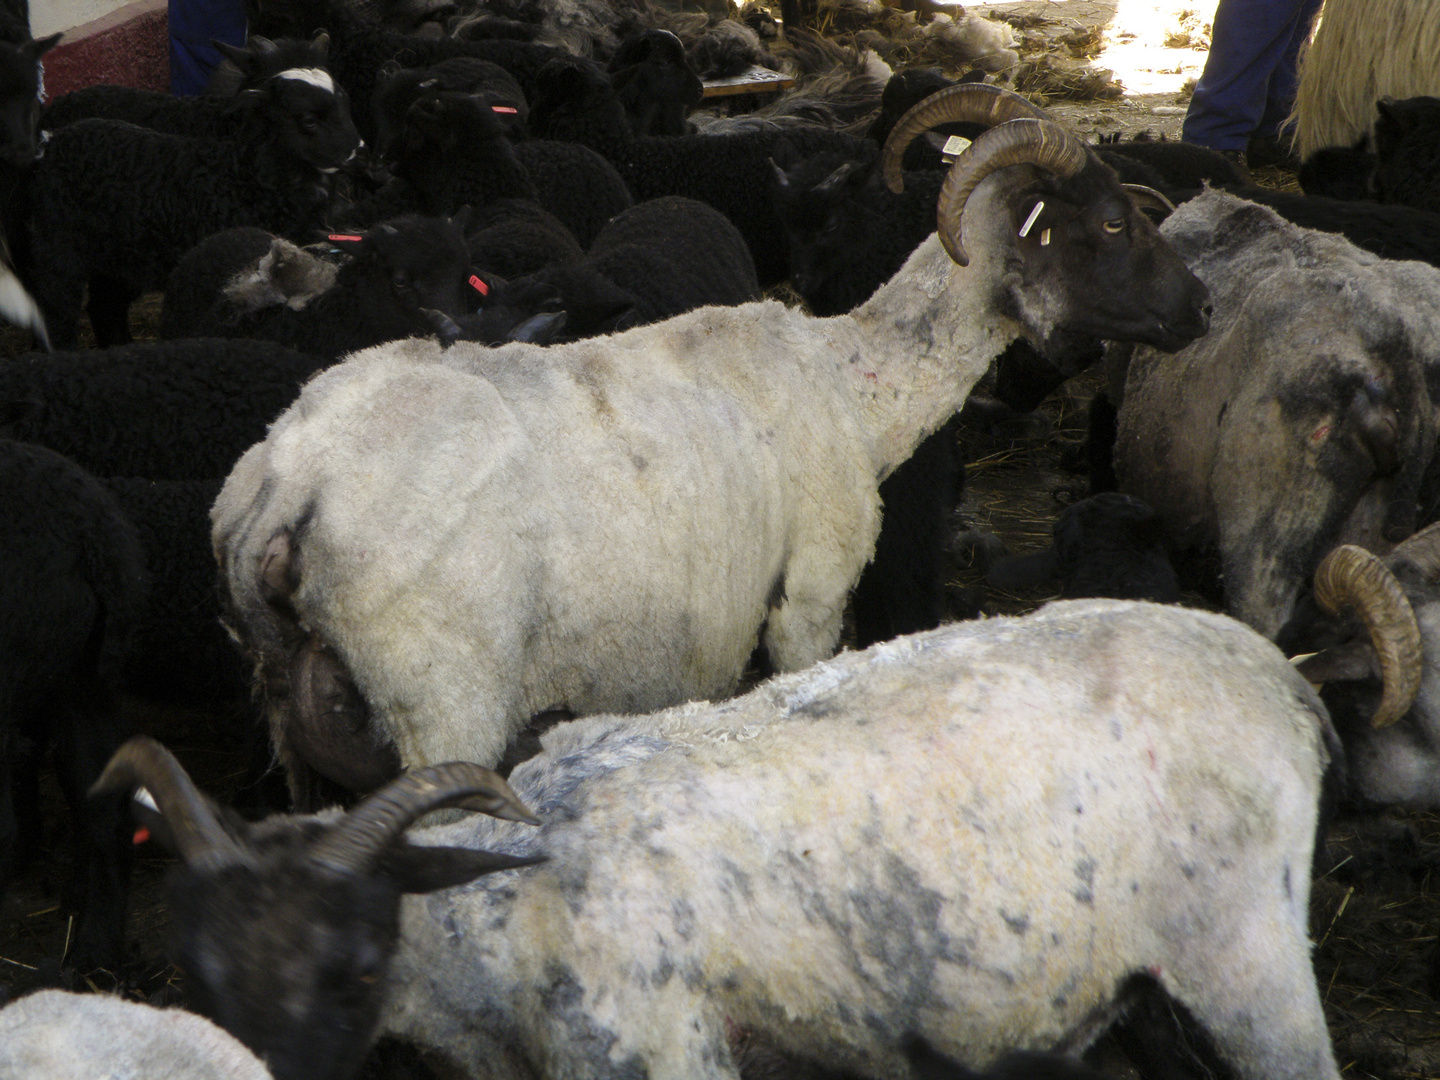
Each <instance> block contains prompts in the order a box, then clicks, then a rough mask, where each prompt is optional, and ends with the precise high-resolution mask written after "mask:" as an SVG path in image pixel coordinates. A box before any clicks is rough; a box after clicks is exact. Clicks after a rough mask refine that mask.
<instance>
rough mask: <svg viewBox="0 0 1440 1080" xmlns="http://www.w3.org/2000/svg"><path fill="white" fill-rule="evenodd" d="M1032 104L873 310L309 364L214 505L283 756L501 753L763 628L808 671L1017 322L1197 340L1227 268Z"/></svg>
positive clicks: (663, 687)
mask: <svg viewBox="0 0 1440 1080" xmlns="http://www.w3.org/2000/svg"><path fill="white" fill-rule="evenodd" d="M977 93H978V94H979V97H980V99H981V104H982V105H983V106H984V108H985V109H990V108H991V107H992V106H993V105H994V103H995V100H996V99H995V93H996V92H995V90H994V88H993V87H985V86H983V85H982V86H979V87H978V90H977V88H976V87H975V86H974V85H973V84H972V85H971V86H970V88H969V89H966V87H953V88H951V90H950V91H946V92H944V93H942V94H937V95H935V96H934V97H932V98H930V99H927V100H926V102H924V103H922V104H921V105H920V106H918V107H917V110H912V112H915V111H920V110H925V109H929V110H931V111H930V113H929V114H927V116H928V118H929V122H930V123H938V122H943V121H944V120H946V119H953V118H954V117H955V115H956V113H955V112H954V111H953V110H955V104H954V102H955V101H956V100H961V101H964V100H967V99H968V98H969V97H971V96H973V95H975V94H977ZM947 95H949V97H948V98H947ZM1012 97H1013V95H1012ZM936 99H941V100H940V101H939V102H937V101H936ZM1017 100H1018V99H1017ZM936 104H938V105H940V106H941V108H940V109H936V107H935V106H936ZM1001 104H1002V105H1004V104H1005V103H1004V102H1002V103H1001ZM1022 105H1023V109H1022V114H1023V116H1025V117H1026V119H1017V120H1014V121H1011V122H1009V123H1006V124H1003V125H1002V126H1000V127H998V128H996V129H994V130H993V131H992V132H988V133H987V134H986V136H985V137H984V138H982V139H981V140H977V142H976V143H975V145H974V147H972V148H971V151H970V153H972V154H974V155H975V157H974V158H972V159H969V160H967V161H962V162H961V163H960V164H957V166H956V171H955V173H953V174H952V176H951V179H952V180H956V179H957V177H958V178H959V179H958V181H957V185H956V186H957V188H958V189H961V190H960V194H959V196H958V199H957V198H955V197H954V196H953V193H952V195H950V196H947V195H946V194H942V198H941V207H942V209H941V218H942V236H941V238H940V239H936V238H934V237H932V238H931V239H930V240H929V241H927V242H925V243H923V244H921V245H920V247H919V248H918V249H917V250H916V251H915V253H914V254H913V255H912V256H911V258H910V259H909V260H908V261H907V262H906V263H905V265H904V267H903V268H902V269H901V270H900V272H899V273H898V274H897V275H896V276H895V278H894V279H892V280H891V281H890V282H889V283H887V284H886V285H884V286H882V287H881V288H880V290H879V291H877V292H876V293H875V295H874V296H873V297H872V298H871V299H870V300H869V301H868V302H867V303H866V304H864V305H862V306H861V307H860V308H858V309H856V310H855V311H854V312H853V313H851V314H848V315H842V316H838V317H835V318H830V319H816V318H812V317H810V316H808V315H806V314H804V313H803V312H801V311H798V310H795V309H792V308H787V307H785V306H784V305H782V304H779V303H775V302H773V301H772V302H760V303H753V304H745V305H742V306H739V307H732V308H702V309H699V310H697V311H693V312H690V313H688V314H686V315H682V316H679V317H677V318H673V319H670V320H668V321H666V322H662V323H658V324H653V325H650V326H645V327H641V328H638V329H635V330H632V331H629V332H627V333H624V334H617V335H614V336H611V337H607V338H603V339H597V340H586V341H580V342H576V343H574V344H570V345H565V346H557V347H551V348H548V349H547V348H542V347H539V346H534V345H526V344H511V345H507V346H502V347H499V348H495V349H485V348H481V347H478V346H473V345H465V344H461V345H456V346H454V347H452V348H450V349H449V350H448V351H447V350H444V349H442V348H441V347H440V346H439V345H438V344H437V343H435V342H433V341H425V340H411V341H404V342H393V343H390V344H388V345H384V346H380V347H377V348H374V349H368V350H365V351H362V352H359V353H356V354H354V355H353V356H352V357H351V358H350V359H349V360H348V361H347V362H346V363H344V364H342V365H340V366H338V367H335V368H332V369H330V370H329V371H328V372H326V373H325V374H324V375H322V376H321V377H319V378H317V379H315V380H314V381H312V382H311V383H310V384H309V386H308V387H307V388H306V390H305V391H304V393H303V394H302V396H301V398H300V400H299V401H298V402H297V403H296V404H295V405H294V406H293V407H292V408H291V409H290V410H289V411H288V412H286V413H285V414H284V415H282V416H281V417H280V418H279V420H277V421H276V423H275V424H274V425H273V426H272V428H271V431H270V434H269V437H268V438H267V439H266V440H265V442H263V443H261V444H259V445H257V446H255V447H253V448H252V449H251V450H250V451H249V452H248V453H247V454H246V455H245V456H244V457H243V458H242V459H241V460H240V462H239V463H238V464H237V466H236V467H235V469H234V471H233V472H232V474H231V476H230V478H229V480H228V481H227V483H226V485H225V487H224V489H223V491H222V492H221V495H220V498H219V499H218V500H217V502H216V504H215V507H214V511H213V514H212V517H213V522H214V541H215V548H216V553H217V557H218V558H219V560H220V563H221V567H222V574H223V575H224V577H225V579H226V581H227V584H228V589H229V594H230V608H231V613H232V616H233V620H232V621H233V623H234V628H235V630H236V631H237V633H238V634H239V635H240V636H241V638H242V640H243V641H244V642H245V644H246V645H247V647H248V648H249V649H250V650H251V651H252V653H254V654H255V655H256V656H257V658H258V659H259V660H260V661H261V665H262V670H263V671H264V674H265V681H266V685H267V687H268V689H269V690H270V706H271V723H272V731H273V732H274V733H275V735H276V737H277V743H278V745H279V746H280V749H281V753H282V756H283V757H285V758H286V760H287V764H290V765H291V766H292V769H293V767H294V759H295V757H297V756H301V757H308V759H309V760H310V762H311V764H313V765H315V766H316V767H317V768H319V769H320V770H321V771H322V772H327V771H328V775H331V777H332V778H333V779H337V780H340V781H341V782H342V783H348V784H349V785H350V786H352V787H361V788H366V787H370V786H373V783H374V782H375V778H376V774H377V773H378V772H383V769H382V768H376V769H367V768H359V767H355V768H352V767H351V766H353V765H354V764H355V763H354V762H353V761H346V762H340V763H338V764H337V763H336V761H335V760H333V759H328V760H327V758H326V755H327V753H330V752H331V751H330V750H327V749H326V747H333V746H334V745H335V744H336V743H337V742H346V741H347V740H348V741H349V742H350V743H352V744H353V743H356V742H361V743H363V742H365V741H366V740H367V739H368V740H371V741H372V742H373V744H377V745H379V746H381V747H385V748H388V747H390V746H393V748H394V750H395V751H398V756H399V761H400V762H401V763H402V764H404V765H407V766H409V765H415V764H425V763H433V762H438V761H448V760H468V761H477V762H481V763H485V764H494V763H495V762H496V761H498V760H499V759H500V757H501V754H502V752H503V751H504V750H505V748H506V746H507V744H509V743H510V741H511V740H512V739H513V738H514V736H515V735H516V733H517V732H518V731H519V730H520V729H521V728H522V727H523V726H524V725H525V724H526V722H527V721H528V720H529V718H530V717H532V716H534V715H536V714H538V713H542V712H545V711H547V710H553V709H563V710H567V711H569V712H572V713H575V714H589V713H594V712H604V711H617V712H644V711H648V710H650V709H655V708H659V707H662V706H665V705H670V704H674V703H676V702H681V701H686V700H690V699H695V698H706V697H717V696H723V695H725V694H728V693H730V692H732V691H733V690H734V688H735V686H736V683H737V681H738V679H739V677H740V675H741V673H742V671H743V670H744V667H745V663H746V660H747V658H748V657H749V656H750V654H751V651H752V650H753V648H754V646H755V644H756V638H757V634H758V633H759V631H760V630H761V627H762V625H763V627H764V644H765V646H766V648H767V650H768V652H769V655H770V659H771V662H772V663H773V664H774V666H775V667H776V668H777V669H779V670H781V671H794V670H798V669H800V668H803V667H806V666H807V665H809V664H812V663H814V662H815V661H817V660H819V659H822V658H823V657H825V656H828V655H830V654H831V653H832V652H833V651H834V649H835V647H836V643H837V641H838V638H839V633H840V624H841V616H842V612H843V610H844V607H845V602H846V597H847V594H848V592H849V589H850V587H851V585H852V584H853V583H854V582H855V580H856V578H857V577H858V575H859V573H860V570H861V568H862V567H863V566H864V564H865V562H866V560H868V559H869V558H870V555H871V552H872V550H873V546H874V542H875V536H876V533H877V530H878V528H879V523H880V505H879V499H878V496H877V492H876V489H877V486H878V484H879V482H880V481H881V480H883V479H884V478H885V477H886V476H887V475H888V474H889V473H890V472H891V471H892V470H893V469H894V468H895V467H896V466H897V465H898V464H899V463H901V462H902V461H904V460H905V459H906V458H907V457H908V456H909V455H910V453H911V451H912V450H913V449H914V448H915V446H916V445H917V444H918V443H919V442H920V441H921V440H922V439H923V438H924V437H925V436H927V435H929V434H930V433H931V432H933V431H935V430H936V428H938V427H939V426H940V425H941V424H943V423H944V422H945V421H946V420H947V419H948V418H949V417H950V416H951V415H952V414H953V413H954V412H956V410H957V409H958V408H959V407H960V405H961V404H962V403H963V402H964V400H965V397H966V395H967V393H968V392H969V389H970V387H971V386H972V385H973V384H974V382H975V380H977V379H978V378H979V377H980V376H981V375H982V374H983V373H984V372H985V369H986V367H987V366H988V365H989V364H990V361H991V360H992V359H993V358H994V357H995V356H997V355H998V354H999V353H1000V352H1002V351H1003V350H1004V349H1005V347H1006V346H1007V345H1008V344H1009V343H1010V342H1011V341H1013V340H1015V339H1016V338H1017V337H1020V336H1022V335H1025V336H1027V337H1030V338H1031V339H1032V340H1035V341H1039V342H1044V341H1047V340H1050V339H1051V338H1052V336H1056V335H1059V336H1064V335H1065V334H1067V333H1082V334H1097V335H1102V336H1107V337H1124V338H1128V339H1141V340H1146V341H1149V342H1151V343H1153V344H1156V345H1158V346H1162V347H1170V348H1176V347H1179V345H1180V344H1183V343H1184V342H1185V341H1187V340H1189V339H1190V338H1192V337H1194V336H1196V335H1198V334H1200V333H1203V331H1204V328H1205V320H1206V317H1207V315H1206V302H1207V301H1206V293H1205V290H1204V288H1203V287H1202V286H1200V284H1199V282H1198V281H1197V280H1196V279H1195V278H1193V277H1192V276H1191V275H1190V274H1189V272H1188V271H1186V270H1185V269H1184V267H1183V266H1182V264H1181V263H1180V262H1179V260H1178V259H1177V258H1176V257H1175V256H1174V254H1173V253H1172V252H1170V251H1169V249H1168V248H1166V247H1165V246H1164V245H1163V243H1162V242H1160V241H1159V240H1158V237H1157V234H1156V232H1155V230H1154V228H1153V226H1151V225H1150V223H1149V222H1148V220H1147V219H1146V218H1145V217H1144V215H1143V214H1142V213H1140V211H1139V210H1137V209H1136V208H1135V206H1134V205H1133V204H1132V203H1131V201H1130V198H1129V196H1128V195H1127V193H1126V192H1125V191H1124V190H1122V189H1121V187H1120V186H1119V184H1118V183H1117V181H1116V180H1115V178H1114V175H1113V173H1111V172H1110V171H1109V170H1108V168H1106V167H1105V166H1104V165H1103V164H1101V163H1100V162H1099V161H1098V159H1096V158H1094V155H1093V154H1091V153H1090V151H1088V150H1087V149H1086V148H1085V147H1084V146H1083V145H1082V144H1080V143H1079V142H1078V140H1076V139H1075V138H1074V137H1073V136H1070V135H1069V134H1068V133H1066V132H1064V131H1063V130H1062V129H1060V128H1058V127H1056V126H1055V125H1054V124H1050V123H1049V122H1048V121H1043V120H1038V119H1030V118H1029V117H1031V116H1032V113H1033V107H1031V106H1030V105H1029V104H1028V103H1023V102H1022ZM946 106H948V108H949V109H951V110H952V111H951V112H949V113H946V112H945V111H944V108H945V107H946ZM963 115H970V116H972V117H973V116H975V115H977V114H976V113H974V112H973V111H972V112H971V113H969V114H963ZM984 115H986V116H987V117H988V116H989V115H990V114H989V113H988V112H987V113H985V114H984ZM927 116H922V118H921V123H920V126H921V127H922V128H923V126H924V120H925V119H926V118H927ZM906 123H907V122H906V120H902V121H901V123H900V124H898V125H897V128H896V133H895V135H892V143H894V144H895V145H898V147H899V150H898V152H899V153H903V151H904V144H905V142H908V140H909V137H911V136H913V134H914V132H915V130H916V127H915V125H914V124H913V123H912V124H910V126H909V128H908V129H907V128H906ZM1017 125H1018V126H1019V128H1020V130H1018V131H1017V130H1016V128H1017ZM905 131H908V134H905V133H904V132H905ZM986 139H990V140H991V142H989V143H988V144H987V143H986V141H985V140H986ZM987 146H988V149H987V148H986V147H987ZM1007 155H1008V156H1007ZM1067 155H1068V156H1067ZM1017 162H1019V164H1017ZM1005 166H1011V167H1005ZM977 183H978V186H975V185H976V184H977ZM967 184H968V185H970V187H973V193H971V192H970V187H966V185H967ZM948 191H949V188H948V187H947V192H948ZM967 195H968V208H966V209H965V213H964V228H965V244H966V245H967V246H968V248H969V251H970V258H969V265H968V266H959V265H956V263H955V262H953V261H952V259H951V256H950V255H948V254H947V251H954V252H956V253H957V257H959V258H961V259H964V258H965V253H964V251H963V250H962V249H961V247H960V243H959V232H960V227H959V216H958V215H959V208H963V207H965V206H966V197H967ZM947 197H949V198H950V202H948V203H947V201H946V200H947ZM1022 225H1023V228H1022ZM1020 232H1023V233H1024V235H1023V236H1019V235H1017V233H1020ZM1052 233H1053V243H1052ZM317 671H319V672H320V676H319V677H318V678H317V677H316V676H315V672H317ZM351 680H353V685H354V687H355V688H356V689H358V698H359V701H358V702H357V701H355V700H352V698H351V697H350V696H349V691H348V690H346V689H343V688H344V687H345V686H348V684H349V682H350V681H351ZM317 686H318V687H319V689H316V687H317ZM336 702H342V704H341V706H340V708H339V711H338V712H336V711H335V708H336V705H335V703H336ZM347 702H348V703H347ZM337 728H338V729H340V730H338V731H336V730H335V729H337ZM356 732H359V733H360V738H359V739H357V738H356V735H355V733H356ZM392 752H393V751H392ZM337 756H344V755H343V754H341V755H337ZM292 775H293V773H292ZM382 778H383V777H382Z"/></svg>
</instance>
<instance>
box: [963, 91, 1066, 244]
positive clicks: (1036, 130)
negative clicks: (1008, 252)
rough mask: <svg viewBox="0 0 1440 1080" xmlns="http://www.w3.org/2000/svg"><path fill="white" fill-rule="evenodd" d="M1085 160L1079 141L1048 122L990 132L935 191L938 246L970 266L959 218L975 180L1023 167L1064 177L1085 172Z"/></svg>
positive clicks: (1009, 125) (1027, 122)
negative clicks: (961, 238) (938, 201)
mask: <svg viewBox="0 0 1440 1080" xmlns="http://www.w3.org/2000/svg"><path fill="white" fill-rule="evenodd" d="M1089 156H1090V152H1089V151H1088V150H1087V149H1086V148H1085V144H1084V143H1083V142H1081V141H1080V140H1079V139H1077V138H1076V137H1075V136H1074V135H1072V134H1070V132H1068V131H1066V130H1065V129H1064V128H1063V127H1061V126H1060V125H1059V124H1057V123H1055V122H1054V121H1052V120H1034V119H1021V120H1011V121H1010V122H1009V123H1007V124H1001V125H1000V126H999V127H998V128H991V129H990V130H989V131H987V132H985V134H983V135H981V136H980V138H978V139H976V140H975V141H974V142H973V143H971V145H970V147H969V149H967V150H966V151H965V153H963V154H961V155H960V160H958V161H957V162H955V164H954V165H952V166H951V167H950V172H949V174H947V175H946V177H945V183H944V185H943V186H942V187H941V188H940V205H939V206H938V207H937V209H936V217H937V219H938V221H937V229H938V231H939V233H940V242H941V243H942V244H944V245H945V250H946V251H948V252H949V253H950V257H951V258H952V259H954V260H955V261H956V262H957V263H959V264H960V265H961V266H969V265H970V256H969V255H968V254H966V252H965V248H964V246H963V245H962V244H961V243H960V218H961V215H962V214H964V212H965V204H966V203H967V202H969V201H970V194H971V192H973V191H974V190H975V188H976V187H978V186H979V184H980V181H982V180H984V179H985V178H986V177H987V176H989V175H990V174H991V173H992V172H994V171H995V170H996V169H1003V168H1005V167H1006V166H1007V165H1020V164H1023V163H1028V164H1031V165H1034V166H1036V167H1037V168H1041V169H1045V170H1046V171H1047V172H1052V173H1054V174H1055V175H1056V176H1059V177H1061V178H1068V177H1071V176H1074V175H1075V174H1076V173H1078V172H1079V171H1080V170H1081V169H1083V168H1084V167H1085V163H1086V162H1087V161H1088V160H1089Z"/></svg>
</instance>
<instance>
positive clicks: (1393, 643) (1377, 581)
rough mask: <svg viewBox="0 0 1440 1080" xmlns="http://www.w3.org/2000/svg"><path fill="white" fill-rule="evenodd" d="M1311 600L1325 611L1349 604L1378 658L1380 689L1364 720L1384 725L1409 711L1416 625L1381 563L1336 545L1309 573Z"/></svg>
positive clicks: (1415, 672)
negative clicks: (1311, 577) (1312, 587)
mask: <svg viewBox="0 0 1440 1080" xmlns="http://www.w3.org/2000/svg"><path fill="white" fill-rule="evenodd" d="M1315 601H1316V603H1318V604H1319V605H1320V606H1321V607H1322V608H1323V609H1324V610H1325V611H1327V612H1329V613H1330V614H1331V615H1336V614H1339V612H1340V610H1341V609H1342V608H1344V607H1353V608H1354V609H1355V612H1356V614H1357V615H1359V616H1360V619H1361V621H1362V622H1364V623H1365V628H1366V629H1367V630H1368V631H1369V632H1370V641H1371V643H1372V644H1373V645H1374V646H1375V652H1376V653H1377V654H1378V656H1379V657H1380V674H1381V679H1382V681H1383V683H1384V692H1383V694H1382V695H1381V698H1380V705H1379V707H1378V708H1377V709H1376V710H1375V715H1374V716H1373V717H1372V718H1371V720H1370V722H1371V723H1372V724H1373V725H1374V726H1375V727H1387V726H1389V725H1390V724H1393V723H1394V722H1395V721H1396V720H1399V719H1400V717H1402V716H1404V715H1405V714H1406V713H1407V712H1409V711H1410V706H1411V705H1412V704H1414V701H1415V695H1416V694H1417V693H1419V692H1420V674H1421V664H1422V662H1423V661H1422V655H1421V650H1420V627H1419V625H1418V624H1417V623H1416V621H1415V612H1414V610H1413V609H1412V608H1411V607H1410V601H1409V600H1408V599H1407V598H1406V596H1405V592H1404V590H1403V589H1401V588H1400V583H1399V582H1398V581H1396V580H1395V575H1394V574H1392V573H1391V572H1390V570H1389V568H1388V567H1386V565H1385V564H1384V563H1383V562H1381V561H1380V560H1379V559H1378V558H1376V557H1375V556H1374V555H1372V554H1370V552H1368V551H1366V550H1365V549H1364V548H1362V547H1357V546H1355V545H1354V544H1341V545H1340V546H1339V547H1337V548H1336V549H1335V550H1334V551H1332V552H1330V554H1329V555H1327V556H1325V558H1324V560H1323V561H1322V562H1321V563H1320V567H1319V569H1317V570H1316V571H1315Z"/></svg>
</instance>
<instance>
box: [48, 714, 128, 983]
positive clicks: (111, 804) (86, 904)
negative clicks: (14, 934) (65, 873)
mask: <svg viewBox="0 0 1440 1080" xmlns="http://www.w3.org/2000/svg"><path fill="white" fill-rule="evenodd" d="M56 734H57V738H56V741H55V773H56V779H58V780H59V782H60V790H61V791H62V792H63V793H64V795H65V801H66V802H67V803H68V804H69V805H70V810H71V813H72V814H73V815H74V817H75V874H74V879H73V884H72V890H73V892H72V897H71V900H70V903H71V905H72V906H73V907H74V908H75V909H76V911H77V912H78V913H79V919H78V926H77V931H76V936H75V947H74V948H73V949H72V950H71V953H70V962H71V963H72V964H73V965H74V966H75V967H76V968H77V969H78V970H81V971H85V970H89V969H92V968H97V967H103V968H108V969H110V970H114V969H115V968H116V966H117V965H118V964H119V962H120V960H121V959H122V958H123V953H124V943H125V909H126V905H127V901H128V893H129V879H130V856H131V848H130V829H129V817H128V814H127V809H126V795H125V793H124V792H122V793H120V794H118V795H104V796H99V797H97V798H93V799H91V798H87V797H86V795H87V792H88V791H89V790H90V785H91V784H93V783H94V782H95V781H96V779H98V778H99V776H100V773H101V771H102V770H103V769H104V768H105V764H106V762H108V761H109V760H110V757H111V755H113V754H114V752H115V751H116V750H117V749H119V747H120V744H121V743H122V742H124V741H125V738H126V736H127V735H128V734H129V732H128V731H127V730H126V728H125V726H124V725H123V724H122V723H121V722H120V719H119V717H118V716H117V715H116V710H115V708H114V702H113V701H110V700H109V698H108V695H107V694H105V693H104V692H103V691H101V690H99V689H98V688H91V689H90V690H88V691H81V692H80V693H79V694H78V695H77V696H76V698H75V700H73V701H71V702H68V703H66V705H65V706H64V709H63V713H62V718H61V722H60V724H59V729H58V731H57V733H56Z"/></svg>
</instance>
